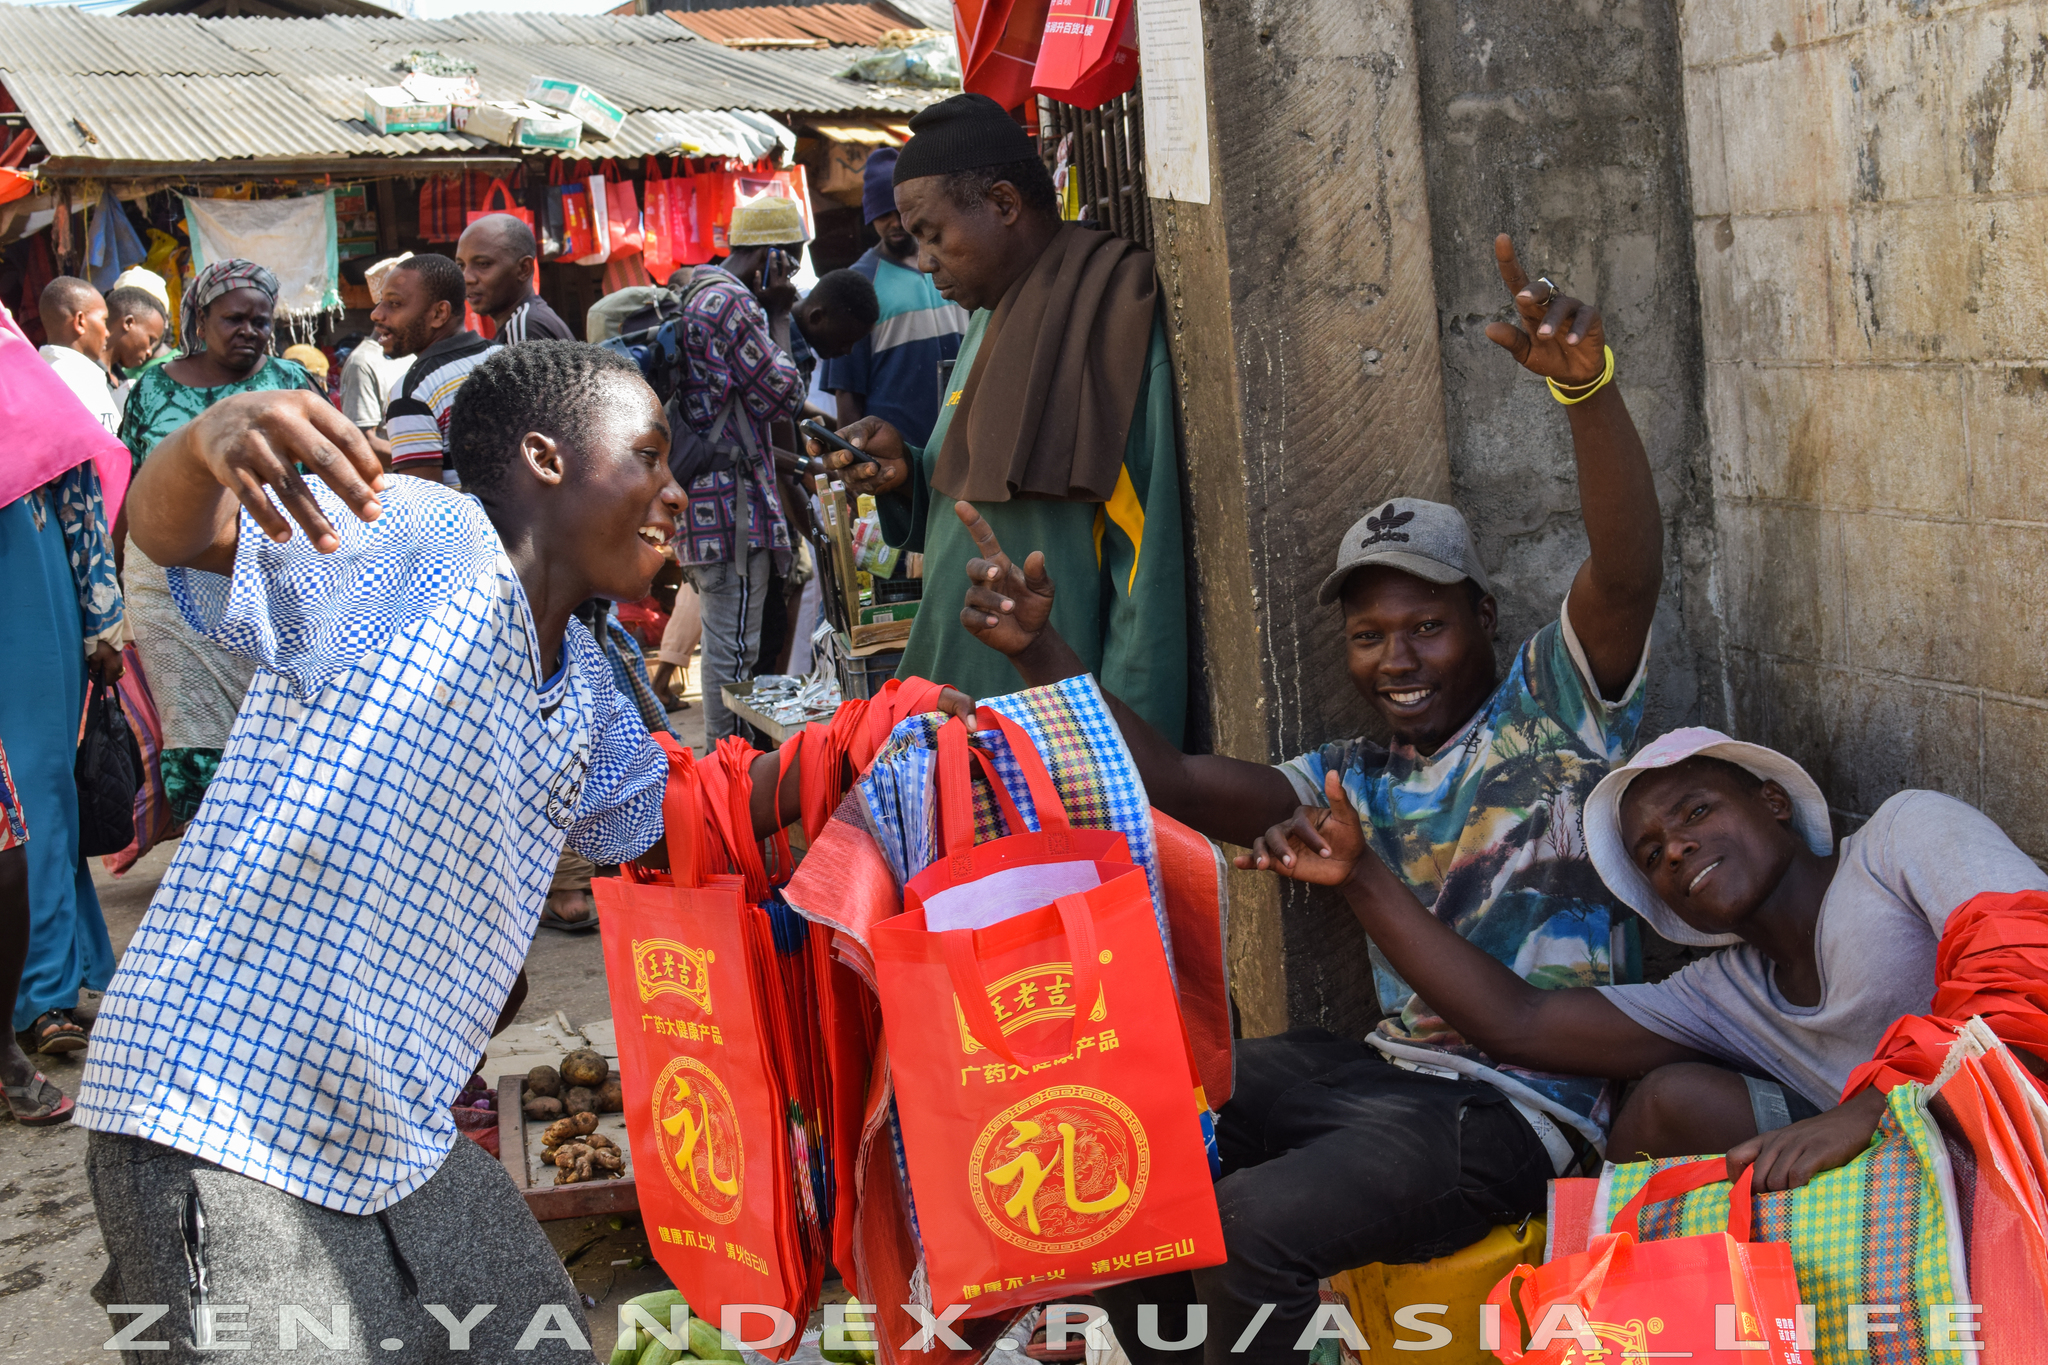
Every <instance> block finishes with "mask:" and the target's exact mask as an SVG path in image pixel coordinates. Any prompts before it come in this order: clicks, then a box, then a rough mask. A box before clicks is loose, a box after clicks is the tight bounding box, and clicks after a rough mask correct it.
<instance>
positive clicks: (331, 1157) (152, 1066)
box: [76, 479, 666, 1214]
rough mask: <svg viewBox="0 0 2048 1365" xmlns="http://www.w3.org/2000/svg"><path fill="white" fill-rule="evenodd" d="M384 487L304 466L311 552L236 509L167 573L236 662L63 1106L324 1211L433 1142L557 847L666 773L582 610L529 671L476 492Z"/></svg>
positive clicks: (380, 1200) (603, 841) (601, 846)
mask: <svg viewBox="0 0 2048 1365" xmlns="http://www.w3.org/2000/svg"><path fill="white" fill-rule="evenodd" d="M309 482H311V481H309ZM390 484H391V486H390V487H387V488H386V489H385V491H384V492H383V493H382V494H381V495H380V498H381V501H382V504H383V509H384V510H383V515H382V516H381V517H380V518H379V519H378V520H377V521H376V522H374V523H371V524H369V525H364V524H363V523H361V522H359V521H357V520H356V519H355V518H354V517H353V516H352V515H351V514H350V513H349V512H348V511H347V510H346V509H345V508H344V507H343V506H342V504H341V502H340V500H339V499H337V498H336V497H335V496H334V495H333V494H332V493H331V492H329V491H328V490H327V488H326V487H325V486H324V485H321V484H319V483H317V482H315V483H313V485H312V486H313V494H314V496H315V497H316V498H318V499H319V500H320V503H321V506H322V509H323V510H324V511H325V512H326V514H327V517H328V519H329V521H330V522H332V523H333V525H334V526H335V528H336V529H337V531H338V533H339V535H340V538H341V541H342V544H341V548H340V549H339V550H338V551H337V552H336V553H334V554H331V555H323V554H319V553H317V552H315V551H314V550H313V549H312V548H311V547H310V546H309V544H308V542H307V540H306V537H305V536H304V535H303V534H294V535H293V536H292V538H291V540H290V541H289V542H287V543H286V544H283V545H279V544H277V543H276V542H274V541H272V540H271V539H270V538H269V537H268V536H266V535H264V534H263V532H262V531H261V530H260V529H259V528H258V527H257V526H256V524H255V523H254V522H253V521H251V520H250V519H249V516H248V513H247V512H244V513H243V514H242V525H241V540H240V544H239V545H238V547H237V549H236V554H235V568H234V575H233V577H232V578H225V577H221V576H219V575H216V574H208V573H201V572H198V571H196V570H189V569H171V570H170V571H169V573H168V578H169V582H170V589H171V593H172V596H173V597H174V598H175V599H176V601H177V603H178V609H179V611H180V612H181V613H182V614H183V616H184V617H185V619H186V621H188V622H189V623H190V624H191V625H192V627H193V628H194V629H195V630H198V631H200V632H201V633H203V634H204V635H205V636H206V637H207V638H208V639H209V640H211V641H212V642H213V643H215V644H217V645H220V646H221V647H223V648H225V649H228V650H230V651H232V652H234V653H238V654H241V655H244V656H246V657H248V658H252V659H254V660H256V661H257V663H258V665H259V667H258V668H257V671H256V678H255V681H254V682H253V683H252V684H251V685H250V688H249V694H248V697H247V698H246V699H245V700H244V701H243V703H242V709H241V713H240V715H239V716H238V717H237V718H236V720H235V726H234V729H233V731H232V732H231V733H230V734H229V736H228V742H227V749H226V752H225V753H224V755H223V756H222V759H221V764H220V771H219V774H218V775H217V776H216V777H215V778H214V781H213V784H212V785H211V786H210V787H209V788H208V790H207V793H206V801H205V804H204V805H203V806H202V807H201V808H200V811H199V815H198V818H197V819H195V820H194V821H193V823H192V826H191V828H190V829H189V830H188V831H187V832H186V834H185V837H184V840H183V842H181V843H180V844H179V846H178V854H177V857H176V858H175V859H174V860H173V861H172V863H171V867H170V870H169V871H168V872H167V873H166V874H165V876H164V879H163V882H162V884H161V885H160V887H159V888H158V890H157V893H156V896H155V898H154V899H153V900H152V901H151V903H150V908H149V911H148V913H147V914H146V915H145V916H144V917H143V920H142V924H141V926H140V928H138V929H137V930H136V933H135V938H134V940H133V942H131V943H130V945H129V947H128V951H127V953H126V955H124V956H123V958H122V960H121V967H120V970H119V971H118V972H117V973H116V974H115V977H114V981H113V984H112V985H111V986H110V987H109V988H108V991H107V995H106V998H105V1000H104V1001H102V1002H101V1005H100V1014H99V1022H98V1023H97V1024H96V1025H95V1026H94V1029H93V1046H92V1052H91V1054H90V1056H89V1057H88V1059H87V1062H86V1068H85V1075H84V1077H83V1079H82V1080H81V1082H80V1085H79V1088H78V1109H77V1119H76V1121H77V1122H78V1123H79V1124H80V1125H81V1126H83V1127H86V1128H90V1129H94V1130H97V1131H101V1132H115V1133H126V1134H129V1135H131V1136H134V1137H139V1138H144V1139H147V1140H149V1141H152V1142H158V1143H162V1144H164V1145H166V1146H169V1147H174V1148H176V1149H178V1150H179V1151H184V1152H189V1153H192V1154H194V1155H196V1156H199V1157H202V1158H204V1159H205V1160H207V1161H211V1162H215V1163H217V1164H219V1165H221V1166H224V1167H226V1168H227V1169H228V1170H231V1171H236V1172H239V1173H240V1174H242V1175H246V1176H249V1177H250V1178H252V1179H255V1180H260V1181H262V1182H263V1183H265V1184H267V1185H272V1186H275V1187H277V1188H279V1189H282V1190H284V1191H286V1192H287V1193H290V1194H293V1195H296V1196H298V1197H299V1198H302V1199H307V1200H310V1201H312V1202H313V1203H316V1204H320V1205H322V1206H324V1207H326V1208H331V1209H336V1210H338V1211H340V1212H343V1213H352V1214H360V1213H369V1212H374V1211H376V1210H378V1209H382V1208H386V1207H389V1206H390V1205H391V1204H394V1203H396V1202H397V1201H398V1200H400V1199H402V1198H404V1197H405V1196H406V1195H407V1194H409V1193H411V1192H412V1191H413V1190H415V1189H417V1188H418V1187H419V1186H420V1185H421V1184H423V1183H424V1182H425V1181H426V1180H427V1179H428V1177H430V1176H431V1175H433V1173H434V1172H435V1171H436V1170H437V1169H438V1168H439V1167H440V1165H441V1163H442V1161H443V1160H444V1159H445V1158H446V1156H447V1154H448V1150H449V1147H450V1146H451V1145H452V1144H453V1143H454V1142H456V1141H457V1140H458V1139H457V1137H456V1133H455V1127H454V1122H453V1119H452V1117H451V1116H450V1114H449V1112H448V1106H449V1105H450V1103H451V1102H453V1100H454V1099H455V1096H456V1094H457V1092H458V1091H459V1090H460V1089H461V1086H462V1084H463V1082H464V1081H465V1080H466V1079H467V1078H468V1076H469V1074H470V1071H471V1069H472V1068H473V1067H474V1066H475V1065H476V1063H477V1060H478V1058H479V1057H480V1056H481V1055H482V1053H483V1050H484V1047H485V1045H486V1043H487V1042H488V1041H489V1038H490V1031H491V1026H492V1024H494V1023H495V1022H496V1021H497V1017H498V1013H499V1011H500V1010H501V1009H502V1008H503V1006H504V1003H505V998H506V995H507V993H508V992H509V991H510V990H511V987H512V982H513V979H514V978H515V977H516V976H517V975H518V973H519V968H520V966H521V964H522V963H523V962H524V961H525V959H526V951H527V947H528V945H529V944H530V942H531V941H532V938H533V931H534V926H535V924H536V923H537V920H538V917H539V913H540V908H541V905H542V903H543V901H544V899H545V897H546V895H547V891H548V884H549V881H550V879H551V878H552V877H553V875H554V871H555V865H556V862H557V860H558V859H559V857H560V854H561V851H562V847H563V844H564V843H565V842H566V843H568V844H571V845H573V846H574V847H575V848H576V849H577V850H578V851H579V852H581V853H582V854H583V855H584V856H585V857H587V858H589V859H591V861H593V862H597V863H617V862H623V861H625V860H627V859H629V858H633V857H636V856H638V855H639V854H640V853H642V852H644V851H645V850H646V849H647V848H648V847H649V846H651V845H652V844H653V843H654V841H655V839H656V838H657V837H658V836H659V834H660V829H661V808H660V801H661V787H662V782H663V777H664V774H665V772H666V764H665V763H664V761H663V758H662V755H661V751H660V750H659V749H658V748H656V747H655V745H654V744H653V743H652V741H650V740H649V739H648V737H647V729H646V727H645V726H644V725H643V724H642V723H641V720H640V716H639V713H638V712H637V711H635V710H634V708H633V706H632V704H631V703H630V702H628V701H627V700H626V699H625V698H623V697H622V696H620V695H619V691H618V688H617V686H616V684H615V683H614V682H613V680H612V674H611V667H610V665H609V664H608V663H606V661H605V657H604V654H603V652H602V651H601V650H600V649H599V648H598V645H597V643H596V642H595V641H594V640H592V639H591V638H590V634H589V632H588V631H586V630H585V629H584V628H583V627H582V625H581V624H579V623H577V622H574V621H571V622H570V624H569V629H568V634H567V636H566V637H565V639H564V640H563V646H562V658H563V667H562V668H561V669H560V670H559V671H558V672H557V674H556V676H555V677H553V678H551V679H548V680H547V681H546V682H545V683H542V682H541V681H539V680H538V679H537V677H536V665H535V660H536V658H537V655H538V645H537V642H536V639H535V636H534V629H533V618H532V614H531V611H530V609H529V608H528V606H527V601H526V594H525V591H524V589H523V588H522V587H521V586H520V582H519V578H518V576H517V574H516V573H515V572H514V571H513V568H512V565H511V562H510V561H509V560H508V559H507V558H506V555H505V551H504V547H503V545H502V544H501V543H500V541H499V539H498V535H497V532H496V530H495V529H494V528H493V527H492V526H491V523H490V520H489V519H488V518H487V517H486V516H485V514H484V511H483V508H482V506H481V504H479V503H478V502H477V501H476V500H475V499H474V498H470V497H465V496H463V495H462V494H459V493H456V492H454V491H452V490H450V489H447V488H443V487H442V486H441V485H439V484H435V483H431V482H428V481H426V480H423V479H394V480H391V481H390Z"/></svg>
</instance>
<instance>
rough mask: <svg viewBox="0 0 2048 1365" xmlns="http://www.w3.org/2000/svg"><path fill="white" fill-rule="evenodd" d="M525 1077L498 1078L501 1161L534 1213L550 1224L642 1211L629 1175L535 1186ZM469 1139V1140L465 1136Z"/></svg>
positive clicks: (499, 1149)
mask: <svg viewBox="0 0 2048 1365" xmlns="http://www.w3.org/2000/svg"><path fill="white" fill-rule="evenodd" d="M525 1083H526V1077H524V1076H501V1077H499V1078H498V1162H499V1164H500V1165H502V1166H503V1167H504V1168H505V1173H506V1174H507V1175H509V1176H511V1177H512V1183H513V1184H514V1185H517V1186H518V1187H519V1193H520V1194H522V1195H524V1196H525V1198H526V1207H528V1208H529V1209H532V1210H533V1216H534V1217H535V1218H538V1219H539V1220H540V1221H541V1222H543V1223H546V1222H549V1221H551V1220H553V1219H557V1218H588V1217H591V1216H592V1215H595V1214H605V1213H638V1212H639V1211H640V1196H639V1193H638V1192H637V1191H636V1190H635V1189H634V1186H633V1177H632V1176H631V1175H630V1174H628V1175H625V1176H621V1177H620V1178H619V1179H617V1180H591V1181H586V1182H584V1183H583V1184H580V1185H535V1184H533V1183H532V1181H531V1180H530V1179H529V1178H528V1176H527V1173H526V1142H527V1119H526V1114H525V1112H524V1111H523V1110H521V1109H520V1107H519V1104H520V1090H521V1087H522V1086H524V1085H525ZM465 1141H467V1139H465Z"/></svg>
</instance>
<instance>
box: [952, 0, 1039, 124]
mask: <svg viewBox="0 0 2048 1365" xmlns="http://www.w3.org/2000/svg"><path fill="white" fill-rule="evenodd" d="M1047 7H1048V6H1047V0H953V31H954V32H956V33H958V34H959V35H960V54H961V61H960V67H961V71H962V73H963V75H964V79H963V80H962V82H961V88H962V89H964V90H967V91H969V92H970V93H972V94H976V95H987V96H988V97H989V98H990V99H992V100H994V101H995V102H996V103H997V104H1000V105H1002V106H1003V108H1005V109H1015V108H1016V107H1017V106H1018V105H1020V104H1023V103H1024V102H1025V101H1026V100H1028V99H1029V98H1030V97H1031V72H1032V69H1033V68H1034V67H1035V66H1036V65H1037V64H1038V47H1039V44H1040V42H1041V41H1042V40H1043V39H1044V37H1045V15H1046V9H1047Z"/></svg>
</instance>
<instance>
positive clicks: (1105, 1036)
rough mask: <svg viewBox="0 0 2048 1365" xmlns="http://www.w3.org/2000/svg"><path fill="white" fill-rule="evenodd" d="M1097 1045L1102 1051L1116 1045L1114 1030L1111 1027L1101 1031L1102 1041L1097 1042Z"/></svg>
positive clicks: (1106, 1050)
mask: <svg viewBox="0 0 2048 1365" xmlns="http://www.w3.org/2000/svg"><path fill="white" fill-rule="evenodd" d="M1098 1046H1099V1047H1100V1048H1101V1050H1102V1051H1104V1052H1108V1051H1109V1050H1110V1049H1111V1048H1114V1047H1116V1046H1118V1044H1117V1041H1116V1030H1115V1029H1113V1028H1106V1029H1104V1030H1103V1031H1102V1042H1101V1043H1100V1044H1098Z"/></svg>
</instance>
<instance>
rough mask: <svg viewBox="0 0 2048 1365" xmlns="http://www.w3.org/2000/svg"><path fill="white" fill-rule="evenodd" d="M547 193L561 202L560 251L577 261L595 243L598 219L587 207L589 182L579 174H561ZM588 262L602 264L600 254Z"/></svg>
mask: <svg viewBox="0 0 2048 1365" xmlns="http://www.w3.org/2000/svg"><path fill="white" fill-rule="evenodd" d="M557 164H558V165H559V163H557ZM548 194H549V196H550V197H551V198H554V199H555V200H557V201H558V202H559V204H560V205H561V212H562V241H563V251H562V254H563V255H564V256H567V257H568V258H570V259H571V260H573V261H576V262H577V263H579V264H581V263H583V262H584V261H585V259H586V258H587V257H589V256H590V254H591V253H592V252H594V251H596V250H597V246H598V221H597V218H596V217H595V214H594V210H593V209H592V208H591V201H590V182H589V181H588V180H586V179H583V178H581V177H578V178H574V179H566V178H565V179H564V180H563V181H562V183H561V184H559V185H553V186H551V187H550V188H549V190H548ZM591 264H595V265H602V264H604V258H603V257H602V256H599V257H598V258H597V260H596V261H594V262H591Z"/></svg>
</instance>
